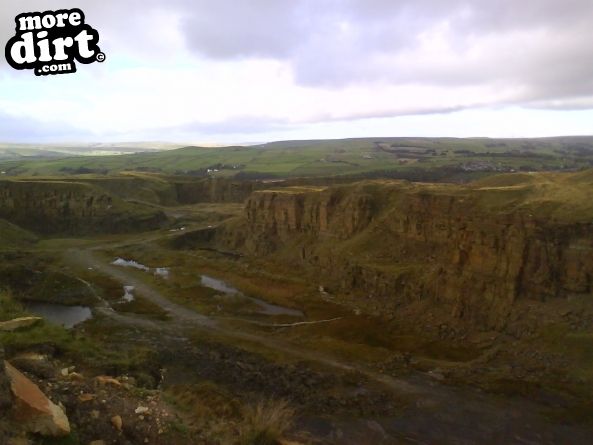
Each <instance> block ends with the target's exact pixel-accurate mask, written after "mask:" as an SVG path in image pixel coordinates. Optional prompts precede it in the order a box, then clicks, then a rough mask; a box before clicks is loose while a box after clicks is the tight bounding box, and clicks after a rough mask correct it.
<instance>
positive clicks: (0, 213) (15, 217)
mask: <svg viewBox="0 0 593 445" xmlns="http://www.w3.org/2000/svg"><path fill="white" fill-rule="evenodd" d="M0 217H1V218H4V219H6V220H7V221H10V222H11V223H14V224H17V225H18V226H20V227H24V228H26V229H29V230H33V231H36V232H39V233H44V234H49V233H71V234H86V233H97V232H109V233H113V232H129V231H136V230H148V229H153V228H157V227H158V226H159V224H161V223H162V222H163V221H164V220H165V215H164V214H163V213H162V212H160V211H158V210H154V209H152V208H148V207H145V206H141V205H138V204H133V203H128V202H124V201H122V200H121V199H119V198H117V197H115V196H112V195H110V194H108V193H106V192H105V191H103V190H100V189H98V188H95V187H93V186H91V185H89V184H84V183H76V182H71V183H68V182H61V181H51V180H47V181H0Z"/></svg>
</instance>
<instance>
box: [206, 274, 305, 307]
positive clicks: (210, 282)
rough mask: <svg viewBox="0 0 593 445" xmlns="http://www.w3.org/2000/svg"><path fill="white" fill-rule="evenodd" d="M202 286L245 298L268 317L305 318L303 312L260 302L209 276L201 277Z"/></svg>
mask: <svg viewBox="0 0 593 445" xmlns="http://www.w3.org/2000/svg"><path fill="white" fill-rule="evenodd" d="M200 280H201V281H200V284H201V285H202V286H204V287H209V288H210V289H214V290H216V291H218V292H222V293H223V294H226V295H235V296H237V297H241V298H245V299H247V300H250V301H252V302H253V303H255V304H256V305H258V306H259V307H260V310H259V311H258V312H260V313H262V314H266V315H290V316H291V317H303V316H304V314H303V312H301V311H299V310H297V309H291V308H287V307H284V306H278V305H276V304H271V303H268V302H267V301H264V300H260V299H259V298H254V297H249V296H247V295H245V294H244V293H243V292H241V291H240V290H239V289H237V288H235V287H233V286H230V285H228V284H227V283H225V282H224V281H222V280H218V279H216V278H212V277H209V276H208V275H200Z"/></svg>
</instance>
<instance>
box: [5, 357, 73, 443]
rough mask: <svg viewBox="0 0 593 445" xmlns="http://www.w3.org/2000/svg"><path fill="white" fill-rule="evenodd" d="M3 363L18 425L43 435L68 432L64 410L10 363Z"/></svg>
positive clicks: (59, 434) (68, 427)
mask: <svg viewBox="0 0 593 445" xmlns="http://www.w3.org/2000/svg"><path fill="white" fill-rule="evenodd" d="M4 365H5V368H6V374H7V376H8V379H9V381H10V388H11V391H12V394H13V397H14V406H13V413H14V417H15V420H16V421H17V422H19V424H20V426H22V427H24V428H25V429H26V430H27V431H29V432H31V433H38V434H41V435H44V436H51V437H60V436H67V435H68V434H70V423H69V422H68V417H66V414H64V411H63V410H62V409H61V408H60V407H59V406H57V405H55V404H54V403H53V402H52V401H51V400H49V399H48V398H47V397H46V396H45V394H43V392H42V391H41V390H40V389H39V387H38V386H37V385H35V384H34V383H33V382H32V381H31V380H29V379H28V378H27V377H25V376H24V375H23V374H22V373H21V372H20V371H18V370H17V369H16V368H14V367H13V366H12V365H11V364H10V363H8V362H4Z"/></svg>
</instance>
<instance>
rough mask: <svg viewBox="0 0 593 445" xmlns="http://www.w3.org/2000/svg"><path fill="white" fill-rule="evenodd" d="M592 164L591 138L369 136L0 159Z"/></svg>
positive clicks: (268, 167)
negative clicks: (97, 154) (148, 151)
mask: <svg viewBox="0 0 593 445" xmlns="http://www.w3.org/2000/svg"><path fill="white" fill-rule="evenodd" d="M590 166H593V137H566V138H549V139H483V138H482V139H453V138H366V139H344V140H323V141H284V142H274V143H269V144H263V145H255V146H232V147H208V148H206V147H185V148H181V149H176V150H169V151H160V152H156V153H136V154H129V155H119V156H85V157H67V158H61V159H38V160H27V161H23V160H18V161H5V162H0V171H2V172H4V173H3V174H4V175H7V176H17V175H24V176H31V175H60V174H72V173H74V174H85V173H100V174H111V173H117V172H121V171H150V172H159V173H166V174H184V175H193V176H204V177H206V176H216V177H221V176H223V177H224V176H237V177H244V178H274V177H319V176H335V175H355V176H362V177H365V176H366V177H373V176H390V175H391V176H395V177H404V178H406V174H410V173H411V172H419V171H420V172H422V171H433V170H447V171H448V174H453V173H464V174H466V175H468V174H475V176H479V175H480V174H482V173H488V172H510V171H517V170H525V171H541V170H579V169H582V168H586V167H590ZM398 175H399V176H398ZM411 179H414V178H411ZM419 179H422V176H421V175H420V178H419ZM426 179H438V178H433V177H428V178H426Z"/></svg>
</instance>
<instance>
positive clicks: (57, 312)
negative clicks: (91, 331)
mask: <svg viewBox="0 0 593 445" xmlns="http://www.w3.org/2000/svg"><path fill="white" fill-rule="evenodd" d="M25 307H26V308H27V310H28V311H29V312H31V313H33V314H35V315H38V316H40V317H43V318H45V319H46V320H48V321H49V322H51V323H53V324H58V325H62V326H64V327H65V328H68V329H70V328H72V327H74V326H76V325H77V324H80V323H82V322H83V321H86V320H89V319H90V318H93V313H92V312H91V308H89V307H88V306H64V305H63V304H53V303H34V302H29V303H26V304H25Z"/></svg>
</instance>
